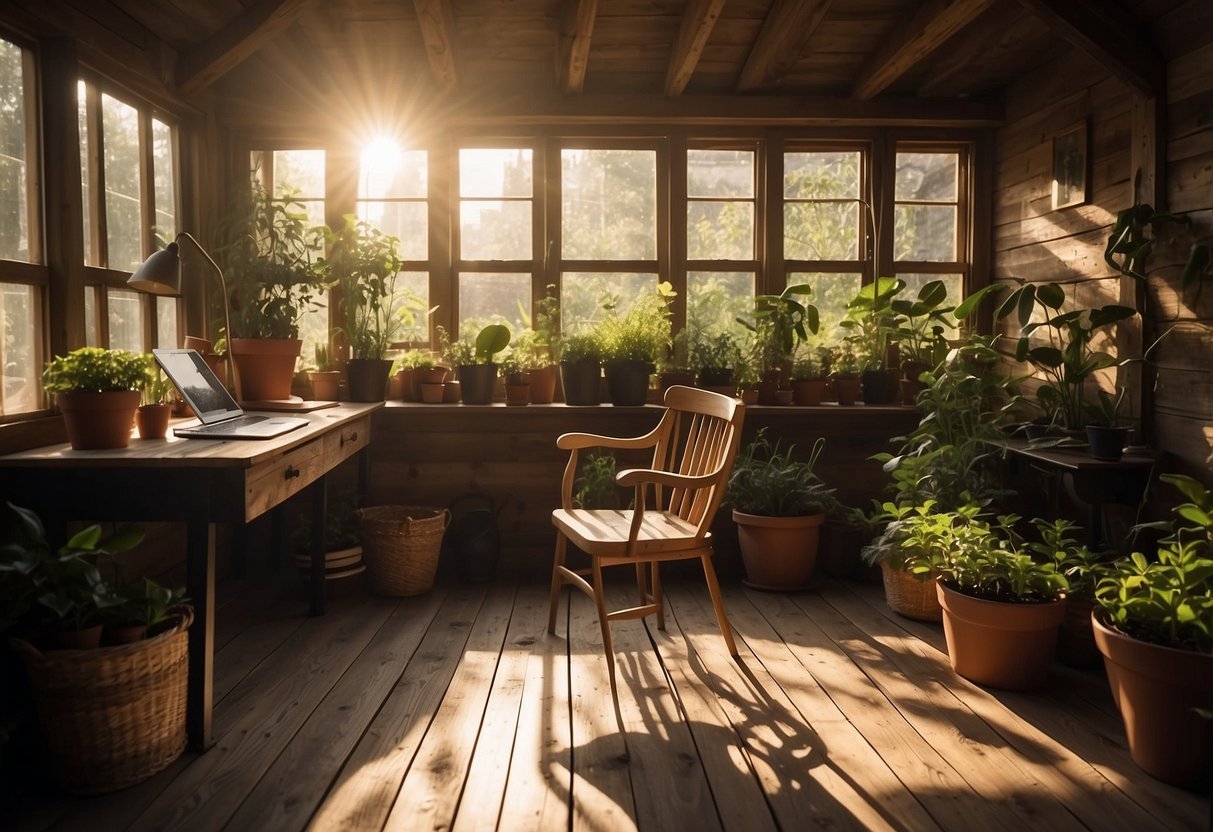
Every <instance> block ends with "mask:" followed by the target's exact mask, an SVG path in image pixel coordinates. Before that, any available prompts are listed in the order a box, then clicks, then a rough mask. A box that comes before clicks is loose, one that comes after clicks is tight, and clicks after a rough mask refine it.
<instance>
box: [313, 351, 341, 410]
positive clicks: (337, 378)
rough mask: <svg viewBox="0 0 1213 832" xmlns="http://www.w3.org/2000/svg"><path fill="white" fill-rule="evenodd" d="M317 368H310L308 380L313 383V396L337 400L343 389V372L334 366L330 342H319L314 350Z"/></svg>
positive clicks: (323, 399)
mask: <svg viewBox="0 0 1213 832" xmlns="http://www.w3.org/2000/svg"><path fill="white" fill-rule="evenodd" d="M313 357H314V358H315V362H316V369H314V370H308V373H307V380H308V381H309V382H310V383H311V385H312V398H313V399H318V400H320V401H336V400H337V397H338V394H339V392H340V390H341V372H340V371H339V370H338V369H337V368H336V367H335V366H333V358H332V353H331V352H330V351H329V347H328V344H317V345H316V346H315V349H314V350H313Z"/></svg>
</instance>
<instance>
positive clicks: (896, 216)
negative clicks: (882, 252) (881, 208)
mask: <svg viewBox="0 0 1213 832" xmlns="http://www.w3.org/2000/svg"><path fill="white" fill-rule="evenodd" d="M893 257H894V259H896V260H925V261H942V262H951V261H953V260H955V259H956V208H955V207H954V206H951V205H898V206H896V208H895V210H894V212H893Z"/></svg>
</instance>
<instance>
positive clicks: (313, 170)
mask: <svg viewBox="0 0 1213 832" xmlns="http://www.w3.org/2000/svg"><path fill="white" fill-rule="evenodd" d="M287 193H294V194H295V195H296V196H298V197H300V198H302V199H318V200H323V199H324V151H323V150H275V151H274V196H283V195H285V194H287Z"/></svg>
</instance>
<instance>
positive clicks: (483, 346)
mask: <svg viewBox="0 0 1213 832" xmlns="http://www.w3.org/2000/svg"><path fill="white" fill-rule="evenodd" d="M438 343H439V346H440V349H441V351H442V357H443V360H444V361H446V362H447V363H448V364H450V365H451V366H452V367H468V366H471V365H474V364H491V363H492V362H493V356H495V355H496V354H497V353H499V352H501V351H502V350H503V349H505V348H506V347H507V346H509V343H510V330H509V327H507V326H506V325H505V324H488V325H487V326H485V327H484V328H482V329H481V330H480V331H479V332H478V333H477V335H476V337H475V339H472V338H468V337H464V338H460V339H459V340H457V341H452V340H451V339H450V336H449V335H448V334H447V331H446V329H444V328H443V327H441V326H440V327H438Z"/></svg>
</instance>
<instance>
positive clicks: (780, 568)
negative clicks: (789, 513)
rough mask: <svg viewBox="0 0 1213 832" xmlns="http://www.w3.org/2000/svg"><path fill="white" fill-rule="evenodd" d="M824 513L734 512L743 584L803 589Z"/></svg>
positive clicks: (815, 556)
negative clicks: (771, 513)
mask: <svg viewBox="0 0 1213 832" xmlns="http://www.w3.org/2000/svg"><path fill="white" fill-rule="evenodd" d="M824 521H825V515H824V514H809V515H803V516H800V517H766V516H763V515H759V514H746V513H744V512H740V511H737V510H736V509H734V510H733V522H735V523H736V524H737V542H738V544H740V546H741V559H742V561H743V562H744V563H745V573H746V584H747V585H748V586H752V587H754V588H755V589H772V590H789V589H804V588H805V587H806V586H808V583H809V579H810V578H811V577H812V576H813V567H814V566H815V565H816V563H817V543H818V534H819V532H820V531H821V524H822V523H823V522H824Z"/></svg>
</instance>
